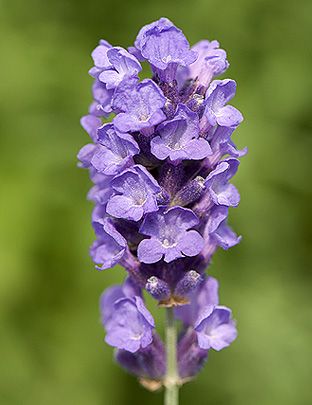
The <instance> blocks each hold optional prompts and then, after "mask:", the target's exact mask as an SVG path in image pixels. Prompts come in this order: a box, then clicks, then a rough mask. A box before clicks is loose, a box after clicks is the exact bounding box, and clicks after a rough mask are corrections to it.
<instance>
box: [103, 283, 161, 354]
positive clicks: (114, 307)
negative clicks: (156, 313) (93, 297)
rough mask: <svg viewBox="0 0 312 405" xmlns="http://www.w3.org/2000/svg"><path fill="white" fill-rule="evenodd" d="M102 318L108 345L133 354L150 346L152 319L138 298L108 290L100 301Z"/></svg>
mask: <svg viewBox="0 0 312 405" xmlns="http://www.w3.org/2000/svg"><path fill="white" fill-rule="evenodd" d="M106 294H107V295H106ZM101 314H102V321H103V323H104V326H105V328H106V337H105V341H106V342H107V343H108V344H109V345H111V346H113V347H117V348H118V349H123V350H127V351H129V352H131V353H135V352H137V351H138V350H139V349H140V348H146V347H147V346H148V345H149V344H151V343H152V340H153V335H152V331H153V329H154V327H155V324H154V319H153V317H152V315H151V314H150V312H149V311H148V310H147V309H146V307H145V305H144V302H143V300H142V298H141V297H139V296H137V295H135V296H133V297H126V296H124V295H123V293H122V291H120V290H118V289H115V290H113V291H112V290H108V292H104V294H103V295H102V297H101Z"/></svg>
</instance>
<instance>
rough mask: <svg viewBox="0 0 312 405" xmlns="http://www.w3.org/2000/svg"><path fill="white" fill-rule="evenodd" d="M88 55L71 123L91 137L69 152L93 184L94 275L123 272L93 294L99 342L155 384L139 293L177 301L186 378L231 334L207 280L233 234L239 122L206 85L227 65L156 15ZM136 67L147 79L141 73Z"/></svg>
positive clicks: (159, 373)
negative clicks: (88, 83)
mask: <svg viewBox="0 0 312 405" xmlns="http://www.w3.org/2000/svg"><path fill="white" fill-rule="evenodd" d="M92 58H93V61H94V66H93V67H92V68H91V69H90V72H89V73H90V75H91V76H92V77H93V78H94V83H93V87H92V90H93V99H94V101H93V103H92V104H91V106H90V109H89V114H88V115H87V116H85V117H83V118H82V120H81V124H82V126H83V128H84V129H85V130H86V131H87V133H88V134H89V136H90V138H91V142H90V143H89V144H87V145H86V146H84V147H83V148H82V149H81V150H80V152H79V155H78V158H79V161H80V166H81V167H85V168H88V169H89V172H90V177H91V180H92V182H93V184H94V185H93V187H92V188H91V190H90V192H89V194H88V197H89V199H90V200H92V201H93V202H94V203H95V208H94V211H93V214H92V224H93V228H94V230H95V234H96V241H95V242H94V243H93V245H92V247H91V256H92V259H93V261H94V262H95V264H96V268H97V269H98V270H105V269H108V268H110V267H113V266H114V265H116V264H117V263H119V264H120V265H122V266H123V267H124V268H125V270H126V271H127V278H126V281H125V283H124V284H123V285H122V286H113V287H111V288H109V289H108V290H106V291H105V292H104V294H103V295H102V298H101V317H102V322H103V325H104V326H105V329H106V342H107V343H108V344H110V345H112V346H114V347H115V348H117V352H116V359H117V361H118V362H119V363H120V364H121V365H122V366H124V367H125V368H126V369H127V370H129V371H130V372H132V373H133V374H135V375H137V376H138V377H139V378H141V379H145V380H146V379H148V380H152V381H154V382H160V383H161V381H162V379H163V377H164V374H165V371H166V359H165V350H164V346H163V343H162V341H161V339H160V337H159V336H158V335H157V333H156V332H155V324H154V320H153V317H152V315H151V314H150V312H149V311H148V310H147V308H146V307H145V304H144V298H143V290H145V291H147V292H148V293H149V294H150V295H151V296H152V297H153V298H154V299H155V300H157V301H158V303H159V305H162V306H168V307H170V306H175V308H176V309H175V316H176V319H179V320H180V321H181V323H182V330H181V333H180V335H179V340H178V347H177V352H178V368H179V376H180V378H181V380H183V379H188V378H190V377H193V376H194V375H196V373H197V372H198V371H199V370H200V368H201V366H202V364H203V363H204V361H205V359H206V357H207V354H208V352H209V350H211V349H214V350H221V349H223V348H224V347H226V346H228V345H229V344H230V343H231V342H232V341H233V340H234V339H235V337H236V328H235V323H234V321H233V320H232V316H231V311H230V309H228V308H227V307H224V306H221V305H219V300H218V283H217V281H216V280H215V279H214V278H212V277H208V276H206V275H205V269H206V268H207V266H208V264H209V263H210V260H211V257H212V255H213V254H214V252H215V251H216V249H217V248H218V247H221V248H222V249H228V248H230V247H232V246H234V245H236V244H237V243H238V242H239V241H240V237H238V236H237V235H236V234H235V233H234V232H233V230H232V229H231V228H230V227H229V226H228V224H227V217H228V210H229V207H236V206H237V205H238V203H239V193H238V191H237V189H236V188H235V187H234V186H233V185H232V184H231V183H230V180H231V178H232V177H233V176H234V174H235V173H236V171H237V169H238V165H239V160H238V158H239V157H240V156H242V155H243V154H244V153H245V152H246V150H242V151H240V150H238V149H237V148H236V146H235V145H234V143H233V141H232V140H231V136H232V133H233V131H234V130H235V129H236V128H237V127H238V125H239V124H240V123H241V121H242V119H243V118H242V115H241V113H240V112H239V111H238V110H237V109H236V108H234V107H233V106H232V105H230V104H229V102H230V100H231V99H232V98H233V97H234V95H235V90H236V83H235V82H234V81H233V80H230V79H225V80H215V77H217V76H219V75H221V74H222V73H224V72H225V70H226V69H227V68H228V66H229V63H228V61H227V56H226V52H225V51H224V50H223V49H220V47H219V43H218V42H217V41H211V42H209V41H207V40H204V41H200V42H199V43H197V44H196V45H194V46H193V47H190V45H189V43H188V41H187V39H186V38H185V36H184V35H183V33H182V31H181V30H180V29H178V28H177V27H175V26H174V25H173V23H172V22H171V21H169V20H168V19H166V18H161V19H160V20H158V21H156V22H153V23H151V24H148V25H146V26H145V27H143V28H142V29H141V30H140V32H139V33H138V36H137V38H136V40H135V43H134V46H133V47H130V48H128V50H126V49H123V48H121V47H118V46H112V45H110V44H109V43H108V42H106V41H104V40H101V41H100V43H99V45H98V46H97V47H96V48H95V49H94V51H93V52H92ZM141 62H147V63H149V65H150V67H151V70H152V78H151V79H144V80H140V78H139V76H138V75H139V73H140V72H141V70H142V67H141ZM111 114H113V118H112V119H111V122H110V123H109V122H108V117H110V116H111Z"/></svg>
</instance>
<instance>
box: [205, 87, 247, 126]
mask: <svg viewBox="0 0 312 405" xmlns="http://www.w3.org/2000/svg"><path fill="white" fill-rule="evenodd" d="M235 91H236V83H235V81H234V80H229V79H226V80H214V81H213V82H212V83H211V85H210V86H209V88H208V90H207V93H206V100H205V111H204V118H205V119H206V120H207V121H208V123H209V124H210V125H211V126H215V125H217V124H218V125H220V126H223V127H237V126H238V125H239V124H240V123H241V122H242V120H243V117H242V114H241V113H240V112H239V111H238V110H237V109H236V108H234V107H233V106H231V105H226V104H227V103H228V102H229V101H230V100H231V99H232V98H233V97H234V96H235Z"/></svg>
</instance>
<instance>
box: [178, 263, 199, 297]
mask: <svg viewBox="0 0 312 405" xmlns="http://www.w3.org/2000/svg"><path fill="white" fill-rule="evenodd" d="M201 281H202V277H201V275H200V274H199V273H197V272H196V271H195V270H191V271H188V272H187V273H186V274H185V275H184V277H182V278H181V280H180V281H179V282H178V284H177V286H176V288H175V290H174V295H177V296H179V297H184V296H185V295H187V294H189V293H190V292H191V291H192V290H194V289H195V288H196V287H197V286H198V285H199V283H200V282H201Z"/></svg>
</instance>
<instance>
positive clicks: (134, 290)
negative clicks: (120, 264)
mask: <svg viewBox="0 0 312 405" xmlns="http://www.w3.org/2000/svg"><path fill="white" fill-rule="evenodd" d="M136 295H137V296H139V297H141V291H140V289H139V288H138V287H137V285H136V284H135V283H134V282H133V281H132V280H131V279H130V278H127V279H126V280H125V282H124V283H123V284H122V285H120V284H118V285H113V286H111V287H109V288H106V290H105V291H104V293H103V294H102V295H101V298H100V312H101V320H102V323H103V324H106V323H108V322H109V320H110V319H111V318H112V317H113V316H114V312H115V308H114V304H115V302H116V301H118V300H119V299H121V298H133V297H134V296H136Z"/></svg>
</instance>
